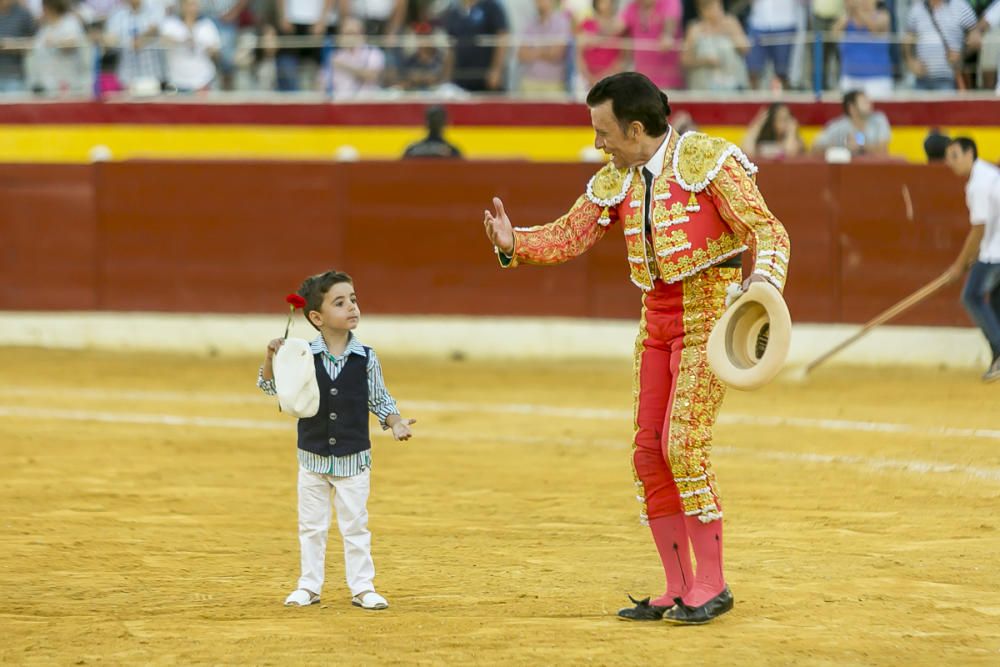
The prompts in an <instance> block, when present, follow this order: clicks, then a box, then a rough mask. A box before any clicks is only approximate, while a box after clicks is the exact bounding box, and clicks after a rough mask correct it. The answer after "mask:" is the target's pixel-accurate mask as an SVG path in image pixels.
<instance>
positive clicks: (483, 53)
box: [441, 0, 509, 92]
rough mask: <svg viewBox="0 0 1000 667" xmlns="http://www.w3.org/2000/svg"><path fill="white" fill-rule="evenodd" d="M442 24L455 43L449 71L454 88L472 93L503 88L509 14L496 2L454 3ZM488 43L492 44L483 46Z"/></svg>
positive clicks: (460, 0) (467, 0) (462, 0)
mask: <svg viewBox="0 0 1000 667" xmlns="http://www.w3.org/2000/svg"><path fill="white" fill-rule="evenodd" d="M441 24H442V26H443V27H444V29H445V31H447V33H448V35H449V36H450V37H451V38H452V39H453V40H455V42H456V43H455V46H454V48H453V49H452V51H451V52H450V53H449V55H448V60H447V63H448V64H447V68H446V71H447V72H448V73H449V79H450V80H451V81H452V83H454V84H455V85H457V86H459V87H461V88H463V89H465V90H468V91H471V92H499V91H502V90H503V89H504V67H505V65H506V62H507V39H506V38H507V35H508V32H509V30H508V27H507V25H508V24H507V13H506V12H505V11H504V8H503V5H501V4H500V3H499V2H497V0H454V2H453V4H452V5H451V6H450V7H449V8H448V9H447V10H446V11H445V13H444V14H443V15H442V17H441ZM485 40H488V41H490V42H491V43H489V44H481V43H479V42H480V41H485Z"/></svg>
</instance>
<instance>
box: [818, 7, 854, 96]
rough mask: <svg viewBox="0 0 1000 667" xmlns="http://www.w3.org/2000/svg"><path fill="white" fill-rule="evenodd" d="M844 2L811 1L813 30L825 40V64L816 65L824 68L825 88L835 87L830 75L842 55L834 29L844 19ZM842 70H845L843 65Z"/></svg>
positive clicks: (823, 79)
mask: <svg viewBox="0 0 1000 667" xmlns="http://www.w3.org/2000/svg"><path fill="white" fill-rule="evenodd" d="M844 2H845V0H811V2H810V5H811V9H812V11H811V12H810V21H811V22H812V26H811V29H812V30H814V31H816V32H818V33H820V34H821V35H822V40H823V62H822V63H815V64H814V66H818V67H821V68H822V73H823V78H822V79H821V81H822V82H823V88H833V87H834V86H835V84H834V81H833V79H832V78H831V77H830V74H831V72H832V71H833V67H834V63H835V62H837V61H838V60H839V55H840V54H839V53H838V51H837V42H836V41H835V39H834V35H833V32H834V30H833V28H834V26H835V25H836V24H837V23H838V22H839V21H840V20H841V19H842V18H843V17H844ZM846 2H851V0H846ZM809 54H810V57H811V56H812V49H809ZM840 68H841V70H843V64H842V63H841V66H840Z"/></svg>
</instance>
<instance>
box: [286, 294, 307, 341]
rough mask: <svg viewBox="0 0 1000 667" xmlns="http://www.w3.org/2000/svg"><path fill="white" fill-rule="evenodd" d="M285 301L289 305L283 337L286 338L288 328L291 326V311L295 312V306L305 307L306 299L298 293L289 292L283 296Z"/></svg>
mask: <svg viewBox="0 0 1000 667" xmlns="http://www.w3.org/2000/svg"><path fill="white" fill-rule="evenodd" d="M285 302H286V303H287V304H288V305H289V308H288V322H286V323H285V338H288V329H289V327H291V326H292V313H294V312H295V309H296V308H302V309H305V307H306V300H305V299H303V298H302V297H301V296H299V295H298V294H289V295H288V296H286V297H285Z"/></svg>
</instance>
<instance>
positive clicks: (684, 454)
mask: <svg viewBox="0 0 1000 667" xmlns="http://www.w3.org/2000/svg"><path fill="white" fill-rule="evenodd" d="M739 276H740V270H739V269H721V268H714V267H713V268H709V269H705V270H704V271H700V272H699V273H697V274H695V275H694V276H693V277H691V278H688V279H686V280H685V281H684V301H683V304H684V315H683V317H684V348H683V349H682V350H681V363H680V368H679V369H678V372H677V380H676V384H675V388H674V396H673V409H672V410H671V413H670V430H669V433H668V435H667V452H668V456H669V459H670V469H671V471H672V472H673V475H674V481H675V482H677V489H678V491H680V496H681V506H682V508H683V510H684V514H686V515H687V516H697V517H698V519H699V520H700V521H702V522H704V523H708V522H710V521H714V520H716V519H721V518H722V509H721V508H720V507H719V505H718V502H717V500H718V497H719V493H718V485H717V483H716V481H715V473H714V472H713V471H712V462H711V453H712V430H713V427H714V425H715V419H716V417H717V416H718V414H719V408H720V407H721V406H722V399H723V397H724V396H725V393H726V388H725V385H723V384H722V382H721V381H720V380H719V378H717V377H716V376H715V373H713V372H712V369H711V368H710V367H709V365H708V351H707V346H708V335H709V333H710V332H711V331H712V327H713V326H715V323H716V321H718V319H719V317H720V316H721V315H722V313H723V311H724V310H725V307H726V287H727V286H728V285H729V284H730V283H733V282H739Z"/></svg>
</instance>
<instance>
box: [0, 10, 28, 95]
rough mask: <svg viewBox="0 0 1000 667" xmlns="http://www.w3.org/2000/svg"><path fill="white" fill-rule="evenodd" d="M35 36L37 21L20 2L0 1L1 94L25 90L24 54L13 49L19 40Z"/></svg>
mask: <svg viewBox="0 0 1000 667" xmlns="http://www.w3.org/2000/svg"><path fill="white" fill-rule="evenodd" d="M34 34H35V19H34V17H32V16H31V12H29V11H28V10H27V9H25V8H24V6H23V5H22V4H21V3H20V2H18V0H0V93H18V92H22V91H24V90H25V88H26V86H25V85H24V52H23V51H21V50H15V49H13V46H14V45H16V44H17V40H27V39H28V38H29V37H31V36H32V35H34Z"/></svg>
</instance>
